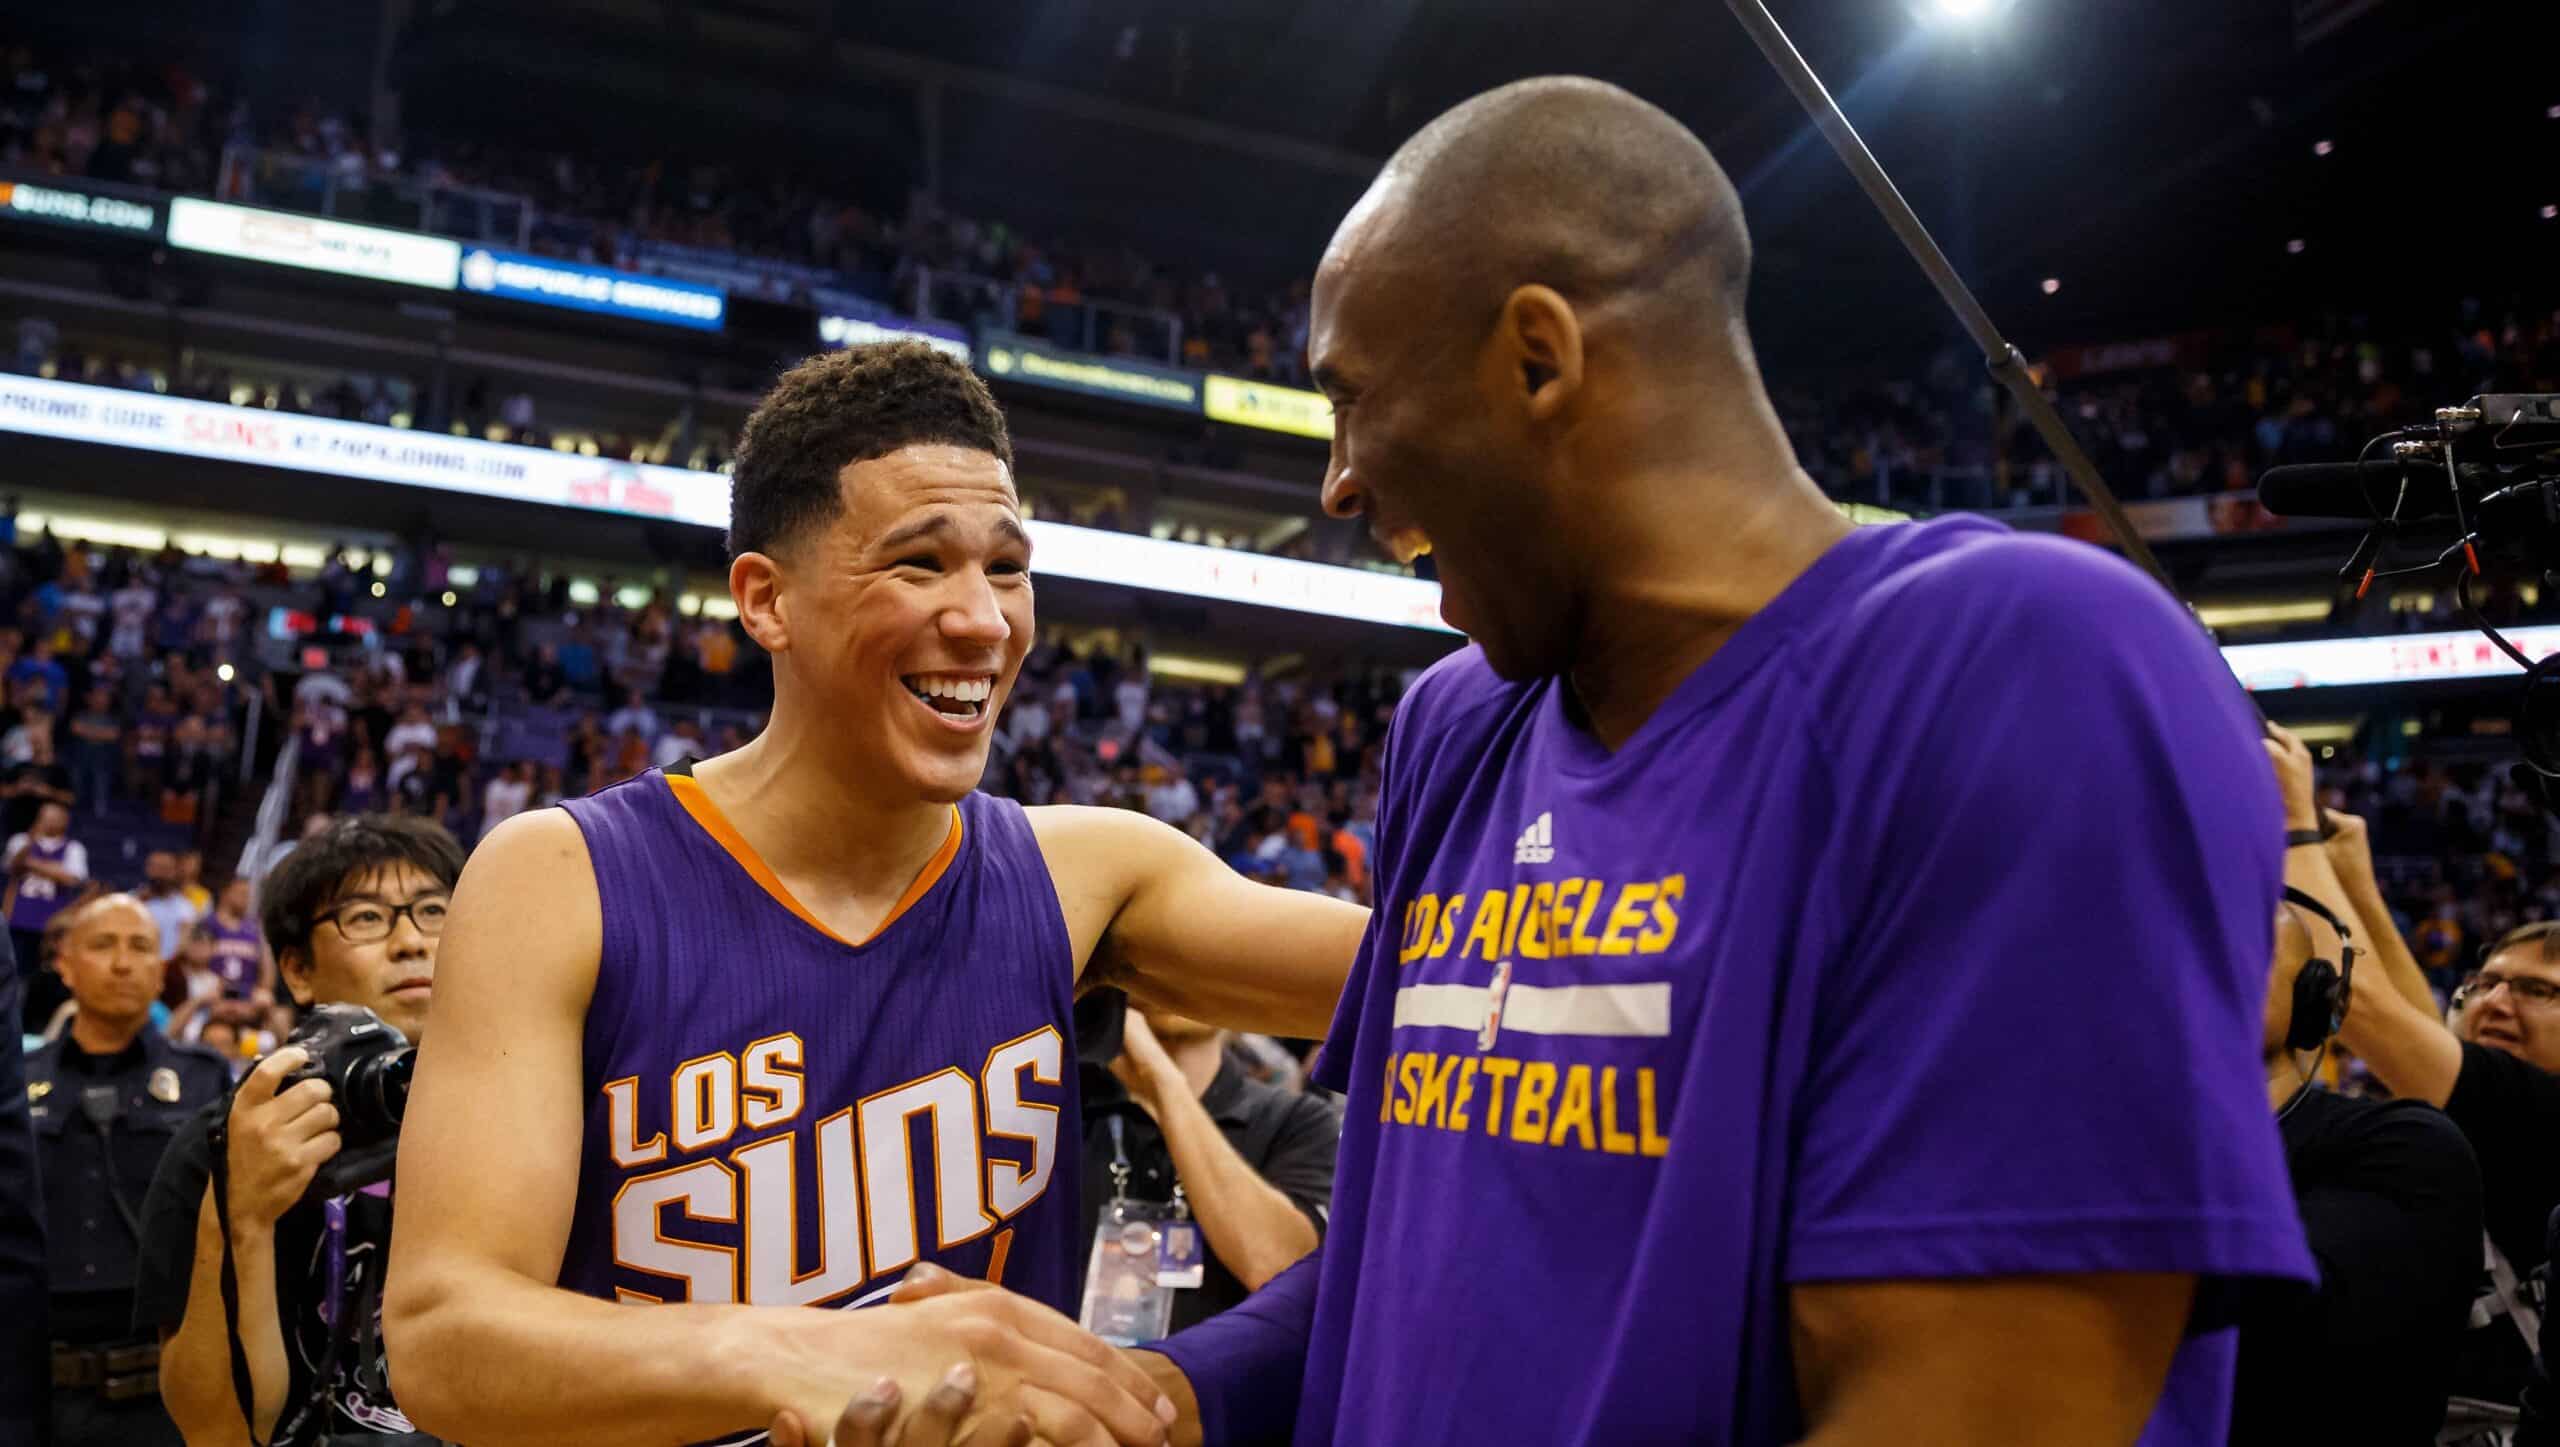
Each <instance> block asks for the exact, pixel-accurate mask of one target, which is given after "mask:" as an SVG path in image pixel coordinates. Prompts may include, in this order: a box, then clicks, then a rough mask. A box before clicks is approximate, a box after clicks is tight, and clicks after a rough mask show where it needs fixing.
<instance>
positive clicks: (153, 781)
mask: <svg viewBox="0 0 2560 1447" xmlns="http://www.w3.org/2000/svg"><path fill="white" fill-rule="evenodd" d="M177 727H178V709H177V705H176V704H175V703H174V702H172V701H171V700H170V697H169V690H168V689H167V688H166V687H164V686H162V685H160V684H157V683H155V684H153V685H151V687H150V691H149V692H148V693H147V694H145V695H144V697H143V702H142V711H141V712H140V713H138V714H136V715H134V719H133V727H132V728H130V729H128V730H126V731H125V776H124V787H125V797H126V798H129V799H138V800H142V801H145V802H150V801H154V800H157V799H158V798H159V797H160V787H161V784H162V783H163V781H165V780H166V778H167V777H168V772H169V749H170V744H171V742H172V740H171V735H172V734H174V733H175V732H176V731H177Z"/></svg>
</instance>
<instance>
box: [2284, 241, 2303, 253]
mask: <svg viewBox="0 0 2560 1447" xmlns="http://www.w3.org/2000/svg"><path fill="white" fill-rule="evenodd" d="M2302 247H2303V242H2302V238H2301V237H2299V236H2297V237H2295V238H2293V239H2292V240H2291V241H2288V242H2286V243H2285V244H2284V249H2285V253H2286V254H2287V255H2289V256H2300V255H2301V254H2302Z"/></svg>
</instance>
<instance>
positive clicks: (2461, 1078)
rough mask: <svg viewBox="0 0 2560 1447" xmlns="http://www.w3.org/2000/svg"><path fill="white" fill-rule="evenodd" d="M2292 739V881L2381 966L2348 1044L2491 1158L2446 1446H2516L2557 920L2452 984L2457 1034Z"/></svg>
mask: <svg viewBox="0 0 2560 1447" xmlns="http://www.w3.org/2000/svg"><path fill="white" fill-rule="evenodd" d="M2284 742H2285V744H2286V745H2288V747H2287V748H2286V749H2284V750H2282V751H2280V756H2279V758H2278V762H2277V772H2278V774H2279V776H2280V777H2281V778H2282V780H2283V784H2284V795H2285V807H2286V810H2287V815H2288V818H2289V819H2291V820H2292V821H2293V822H2292V823H2291V824H2290V825H2289V826H2288V827H2291V828H2294V829H2295V830H2296V831H2297V832H2296V834H2295V835H2294V837H2295V838H2303V839H2306V841H2307V842H2306V843H2305V844H2303V845H2301V846H2298V847H2296V848H2294V849H2292V850H2290V851H2289V852H2288V853H2287V856H2286V870H2285V878H2286V880H2287V881H2288V882H2290V883H2295V884H2299V885H2304V886H2305V887H2307V888H2309V889H2310V890H2311V892H2312V893H2314V894H2316V895H2319V896H2321V897H2322V898H2323V899H2324V900H2330V901H2339V902H2342V903H2344V904H2345V905H2346V906H2348V908H2347V909H2346V910H2344V911H2342V914H2344V915H2345V917H2346V918H2347V919H2348V920H2350V921H2351V927H2352V928H2354V929H2355V930H2356V931H2357V933H2358V935H2359V937H2360V938H2361V939H2362V940H2363V941H2364V942H2365V943H2368V944H2370V945H2371V947H2372V963H2373V964H2374V965H2376V966H2379V968H2368V969H2363V970H2359V971H2358V972H2357V973H2356V976H2355V979H2354V981H2353V984H2352V986H2351V987H2350V989H2349V996H2350V1000H2351V1004H2350V1008H2349V1009H2348V1011H2347V1014H2346V1019H2345V1023H2344V1026H2343V1028H2341V1029H2340V1030H2339V1032H2338V1041H2339V1043H2340V1044H2341V1045H2343V1046H2345V1047H2346V1048H2347V1049H2349V1050H2351V1051H2353V1052H2355V1054H2356V1057H2357V1058H2358V1059H2360V1060H2362V1061H2363V1062H2364V1063H2365V1065H2366V1066H2367V1067H2368V1068H2370V1069H2371V1070H2372V1072H2373V1075H2374V1077H2375V1078H2376V1079H2377V1080H2380V1081H2381V1082H2382V1084H2383V1085H2384V1086H2386V1087H2388V1088H2389V1089H2390V1091H2391V1093H2392V1094H2393V1095H2395V1096H2398V1097H2399V1098H2401V1099H2403V1100H2415V1101H2423V1102H2425V1103H2426V1104H2428V1105H2432V1106H2435V1107H2437V1108H2438V1109H2440V1110H2442V1111H2443V1112H2444V1114H2445V1117H2446V1118H2447V1119H2449V1120H2451V1121H2452V1122H2453V1124H2454V1125H2455V1126H2457V1127H2458V1128H2460V1130H2461V1131H2462V1135H2463V1138H2464V1139H2465V1140H2467V1141H2469V1142H2470V1144H2471V1151H2472V1155H2473V1156H2474V1158H2475V1159H2476V1160H2477V1161H2478V1162H2479V1168H2480V1188H2481V1218H2482V1223H2483V1226H2484V1228H2485V1229H2484V1230H2483V1232H2482V1234H2481V1237H2480V1238H2479V1240H2478V1241H2477V1242H2475V1244H2474V1246H2473V1249H2472V1251H2471V1253H2470V1257H2469V1260H2470V1264H2469V1266H2468V1267H2467V1268H2466V1269H2465V1271H2464V1273H2463V1278H2464V1280H2465V1281H2466V1282H2467V1283H2469V1284H2470V1287H2471V1295H2472V1307H2471V1316H2470V1328H2469V1330H2467V1331H2465V1332H2464V1333H2463V1339H2462V1341H2461V1342H2460V1344H2459V1345H2458V1347H2457V1349H2456V1352H2455V1361H2454V1368H2453V1397H2452V1401H2451V1402H2450V1404H2449V1405H2448V1407H2447V1410H2446V1414H2445V1415H2446V1423H2445V1428H2444V1438H2443V1440H2448V1441H2459V1442H2463V1443H2466V1444H2468V1443H2474V1442H2478V1443H2495V1442H2505V1441H2507V1440H2509V1437H2510V1435H2511V1433H2512V1430H2513V1424H2514V1423H2515V1422H2516V1420H2517V1408H2516V1403H2517V1400H2518V1398H2519V1396H2520V1394H2521V1393H2522V1390H2523V1387H2524V1382H2525V1376H2526V1372H2527V1370H2528V1368H2529V1367H2530V1365H2531V1363H2532V1360H2533V1353H2534V1350H2535V1347H2536V1345H2537V1338H2538V1337H2539V1335H2540V1330H2541V1322H2540V1316H2541V1313H2540V1311H2539V1310H2538V1309H2537V1308H2536V1304H2535V1302H2534V1300H2533V1295H2532V1290H2531V1285H2532V1283H2531V1278H2532V1276H2533V1274H2534V1272H2535V1271H2536V1269H2537V1268H2539V1267H2541V1266H2542V1265H2543V1263H2544V1261H2545V1259H2546V1258H2547V1257H2548V1255H2549V1252H2550V1247H2549V1242H2548V1240H2547V1234H2546V1233H2547V1231H2548V1227H2549V1223H2550V1221H2551V1216H2552V1212H2553V1210H2554V1209H2555V1208H2560V1148H2555V1145H2554V1142H2560V1073H2555V1072H2560V923H2545V924H2537V925H2526V926H2525V927H2523V928H2522V929H2518V930H2513V931H2510V932H2509V933H2508V934H2507V935H2506V936H2505V937H2504V938H2502V939H2500V940H2498V941H2497V942H2496V943H2494V944H2491V945H2490V946H2489V947H2488V948H2487V949H2486V950H2484V951H2482V953H2481V956H2480V969H2479V970H2477V971H2476V972H2474V973H2473V974H2472V975H2471V976H2470V977H2469V978H2467V979H2466V980H2465V981H2464V982H2463V984H2462V985H2461V987H2460V988H2458V989H2456V990H2455V991H2454V995H2453V1011H2452V1017H2451V1027H2450V1028H2448V1027H2447V1023H2446V1018H2445V1016H2444V1015H2443V1014H2442V1013H2441V1012H2440V1011H2439V1009H2438V1007H2437V1005H2436V1000H2435V996H2434V995H2433V994H2432V993H2431V992H2430V991H2429V990H2428V989H2427V983H2426V979H2425V977H2424V976H2423V975H2422V974H2421V973H2420V972H2419V969H2418V963H2417V960H2416V959H2415V958H2414V957H2413V956H2412V955H2411V954H2410V953H2409V947H2408V944H2407V943H2406V942H2405V941H2403V940H2402V939H2401V938H2400V935H2399V932H2398V929H2397V928H2396V927H2395V926H2394V924H2393V923H2392V919H2391V909H2390V906H2389V905H2388V904H2387V903H2385V902H2384V900H2383V897H2382V891H2381V888H2380V887H2379V885H2378V884H2377V883H2376V882H2375V878H2374V871H2373V857H2372V853H2371V850H2370V847H2369V845H2368V844H2367V842H2366V838H2365V829H2364V821H2362V820H2360V819H2357V818H2356V817H2354V816H2353V815H2347V814H2331V815H2329V816H2328V817H2327V819H2326V821H2325V826H2326V827H2325V828H2323V827H2322V826H2323V823H2324V821H2323V820H2322V819H2321V817H2320V815H2319V813H2318V811H2317V809H2316V807H2315V806H2314V805H2313V804H2312V802H2311V800H2312V783H2311V756H2310V755H2309V753H2307V752H2306V751H2304V750H2303V748H2302V746H2301V743H2300V741H2299V740H2295V739H2293V738H2292V736H2291V735H2284ZM2271 752H2278V751H2276V750H2273V749H2271ZM2306 821H2308V822H2306ZM2324 834H2325V835H2326V838H2325V839H2323V838H2322V836H2323V835H2324Z"/></svg>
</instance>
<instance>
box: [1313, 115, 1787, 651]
mask: <svg viewBox="0 0 2560 1447" xmlns="http://www.w3.org/2000/svg"><path fill="white" fill-rule="evenodd" d="M1750 279H1751V237H1750V233H1749V232H1748V231H1746V230H1745V229H1744V227H1743V224H1742V203H1741V200H1740V199H1739V198H1738V197H1737V196H1736V195H1735V194H1734V189H1733V183H1732V182H1731V181H1729V180H1727V179H1726V178H1725V174H1724V169H1723V168H1722V167H1720V166H1718V165H1717V164H1716V162H1715V158H1714V157H1712V156H1710V155H1708V154H1707V148H1706V147H1705V146H1704V145H1702V144H1700V143H1699V140H1698V138H1697V137H1696V136H1694V135H1691V134H1690V133H1689V130H1688V128H1687V127H1685V126H1683V125H1681V124H1680V123H1679V122H1678V121H1676V120H1673V119H1672V118H1671V117H1670V116H1669V115H1666V114H1664V113H1663V111H1662V110H1660V109H1659V108H1658V107H1655V106H1652V105H1649V104H1647V103H1645V102H1644V101H1641V100H1638V99H1636V98H1635V97H1634V96H1632V95H1629V94H1628V93H1627V92H1625V91H1623V90H1620V89H1618V88H1617V87H1616V86H1613V85H1606V84H1603V83H1601V82H1599V81H1596V80H1581V79H1574V78H1570V77H1549V78H1546V79H1540V80H1524V81H1521V82H1518V83H1517V84H1513V85H1506V86H1504V87H1502V88H1501V89H1499V90H1493V91H1487V92H1486V93H1485V94H1483V95H1480V96H1477V97H1476V98H1475V99H1473V100H1470V101H1467V102H1466V103H1465V104H1463V105H1460V106H1458V107H1457V108H1456V109H1454V110H1451V111H1450V112H1448V113H1447V114H1445V115H1443V116H1441V117H1439V118H1438V119H1436V120H1434V121H1432V122H1431V123H1430V124H1429V125H1427V126H1425V127H1423V128H1422V130H1421V131H1420V132H1419V133H1417V134H1416V135H1415V136H1414V137H1413V139H1412V140H1410V141H1407V142H1406V143H1405V144H1404V146H1403V147H1402V148H1401V149H1399V150H1398V151H1397V152H1396V153H1395V155H1394V156H1393V157H1392V158H1390V159H1389V160H1388V162H1387V165H1386V168H1385V169H1384V170H1383V171H1381V172H1380V173H1379V174H1378V179H1377V180H1376V181H1375V182H1374V183H1373V184H1371V186H1370V187H1369V190H1368V192H1367V193H1366V194H1365V195H1363V196H1362V197H1361V198H1360V201H1359V203H1358V204H1357V205H1355V206H1353V207H1352V208H1351V212H1350V214H1349V215H1347V216H1345V217H1344V218H1343V220H1342V224H1341V226H1340V227H1339V228H1338V229H1337V230H1336V231H1335V232H1334V237H1333V243H1332V245H1331V246H1329V247H1327V248H1326V250H1325V256H1324V261H1323V263H1322V264H1321V265H1320V266H1318V267H1317V269H1316V282H1315V295H1314V307H1313V311H1312V313H1311V316H1310V323H1309V328H1308V360H1309V362H1310V363H1312V365H1313V373H1314V377H1315V382H1316V385H1317V386H1318V387H1320V388H1322V389H1323V390H1324V393H1325V395H1326V396H1327V397H1328V398H1330V399H1331V400H1332V402H1333V404H1334V457H1333V461H1332V465H1331V468H1330V470H1329V471H1328V473H1327V475H1326V482H1325V491H1324V504H1325V508H1326V510H1327V511H1329V512H1331V513H1333V514H1334V515H1336V516H1341V517H1347V516H1352V515H1366V516H1367V517H1368V518H1369V522H1370V530H1371V531H1372V532H1373V533H1375V534H1376V535H1377V536H1378V537H1379V539H1380V541H1381V543H1382V544H1384V545H1385V546H1386V547H1387V548H1388V550H1389V551H1391V552H1393V553H1395V554H1396V555H1398V556H1400V557H1403V556H1410V555H1413V554H1415V553H1417V552H1420V551H1423V550H1426V549H1427V550H1428V551H1430V552H1431V553H1432V554H1433V555H1434V558H1435V563H1434V567H1435V568H1436V569H1437V571H1438V574H1439V581H1440V587H1441V593H1440V612H1441V617H1442V618H1444V619H1445V620H1447V621H1448V622H1449V624H1450V625H1451V626H1452V627H1455V628H1457V629H1458V630H1459V631H1460V632H1463V633H1465V634H1467V635H1468V636H1469V637H1470V638H1472V639H1474V640H1475V641H1476V643H1478V644H1479V645H1481V646H1482V647H1483V649H1484V653H1485V657H1486V659H1487V661H1488V662H1490V663H1491V664H1492V665H1493V668H1494V670H1495V671H1496V672H1498V673H1500V674H1501V675H1502V676H1503V677H1505V678H1512V679H1526V678H1533V677H1538V676H1541V675H1544V674H1551V673H1557V672H1561V671H1563V670H1565V669H1566V668H1567V667H1568V666H1571V665H1573V664H1574V663H1575V662H1576V658H1577V655H1578V654H1579V653H1580V652H1581V650H1582V647H1583V644H1584V642H1585V641H1586V640H1588V639H1589V638H1590V637H1592V636H1593V634H1594V632H1595V627H1596V625H1595V623H1594V620H1593V618H1592V616H1591V615H1590V614H1589V612H1588V611H1587V604H1588V602H1589V599H1590V597H1591V596H1592V594H1593V593H1594V591H1595V590H1596V589H1599V588H1602V587H1607V586H1616V585H1618V584H1620V583H1622V582H1623V581H1624V580H1625V578H1626V571H1625V570H1626V568H1627V566H1628V564H1629V557H1628V549H1627V544H1628V542H1629V540H1630V539H1645V538H1651V539H1657V540H1658V539H1659V538H1660V537H1661V536H1662V526H1661V525H1662V524H1663V523H1664V522H1666V521H1668V515H1666V514H1664V513H1663V512H1662V511H1661V509H1662V508H1663V507H1665V506H1668V507H1669V508H1671V509H1672V510H1673V512H1680V511H1682V510H1685V509H1690V508H1695V507H1697V506H1698V505H1699V504H1698V499H1699V497H1700V496H1701V490H1702V489H1705V488H1711V487H1714V486H1721V485H1729V486H1731V487H1733V488H1735V489H1737V490H1739V491H1741V492H1745V493H1748V494H1749V495H1750V502H1751V505H1753V506H1758V505H1760V504H1761V503H1762V502H1765V500H1766V498H1767V496H1768V495H1769V493H1770V489H1771V487H1772V485H1773V484H1777V485H1780V486H1792V487H1797V488H1798V489H1799V490H1800V491H1801V492H1802V493H1803V495H1804V497H1806V498H1818V494H1816V493H1814V492H1813V491H1812V485H1811V483H1810V482H1809V481H1807V480H1803V479H1802V477H1801V474H1800V473H1799V472H1798V471H1797V469H1796V468H1795V456H1794V453H1793V451H1792V450H1791V449H1790V448H1789V447H1788V446H1787V443H1786V437H1785V433H1784V431H1783V430H1782V429H1781V428H1780V427H1779V426H1778V421H1777V415H1776V413H1775V411H1774V410H1773V409H1772V408H1771V407H1770V406H1769V402H1768V396H1767V394H1766V392H1765V391H1764V390H1763V389H1762V387H1761V385H1760V372H1759V367H1758V365H1757V364H1756V363H1755V362H1754V361H1753V360H1752V355H1751V342H1750V338H1749V336H1748V334H1747V333H1746V332H1745V330H1744V327H1743V317H1742V304H1743V294H1744V292H1745V290H1746V289H1747V288H1748V286H1749V284H1750ZM1674 479H1676V481H1673V480H1674ZM1715 479H1721V480H1722V481H1721V482H1716V481H1711V480H1715ZM1647 489H1653V491H1652V493H1651V495H1649V496H1648V495H1646V494H1647ZM1736 501H1737V502H1739V501H1741V499H1740V498H1739V497H1737V499H1736ZM1799 501H1801V499H1799ZM1709 511H1710V512H1711V513H1712V515H1714V516H1717V517H1720V518H1730V517H1731V516H1733V514H1734V509H1733V508H1731V507H1726V508H1720V509H1710V510H1709ZM1648 514H1650V516H1647V515H1648ZM1818 525H1819V524H1817V526H1818ZM1654 566H1657V567H1659V568H1660V569H1661V571H1662V572H1663V573H1664V575H1666V576H1668V577H1672V578H1675V579H1686V580H1695V579H1696V578H1698V577H1700V576H1702V575H1704V573H1705V572H1706V571H1707V569H1705V568H1704V567H1702V566H1701V562H1700V560H1697V559H1691V558H1679V559H1667V558H1666V559H1658V560H1656V562H1655V564H1654ZM1684 586H1685V584H1684ZM1579 686H1581V685H1579V684H1578V685H1577V687H1579Z"/></svg>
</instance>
